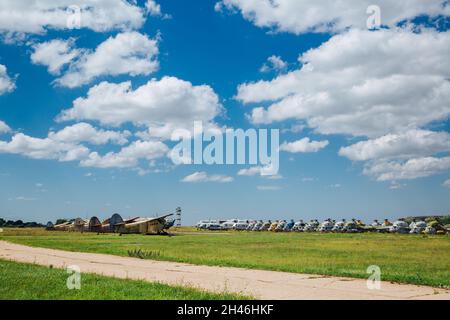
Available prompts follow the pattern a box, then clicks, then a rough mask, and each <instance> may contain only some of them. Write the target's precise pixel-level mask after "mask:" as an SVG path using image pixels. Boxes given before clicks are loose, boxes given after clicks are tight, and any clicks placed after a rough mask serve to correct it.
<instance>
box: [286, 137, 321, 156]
mask: <svg viewBox="0 0 450 320" xmlns="http://www.w3.org/2000/svg"><path fill="white" fill-rule="evenodd" d="M328 144H329V142H328V141H326V140H325V141H311V139H309V138H303V139H300V140H297V141H294V142H285V143H283V144H282V145H281V146H280V150H281V151H286V152H290V153H310V152H318V151H320V150H322V149H323V148H325V147H326V146H328Z"/></svg>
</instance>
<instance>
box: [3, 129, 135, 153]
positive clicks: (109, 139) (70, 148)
mask: <svg viewBox="0 0 450 320" xmlns="http://www.w3.org/2000/svg"><path fill="white" fill-rule="evenodd" d="M0 124H1V123H0ZM130 135H131V133H130V132H128V131H123V132H116V131H108V130H103V129H96V128H94V127H93V126H91V125H90V124H87V123H78V124H75V125H72V126H68V127H65V128H64V129H62V130H60V131H56V132H54V131H50V132H49V134H48V136H47V137H46V138H43V139H42V138H35V137H30V136H27V135H25V134H23V133H18V134H15V135H14V136H13V137H12V138H11V141H9V142H6V141H1V140H0V153H11V154H20V155H23V156H26V157H28V158H32V159H46V160H58V161H80V160H84V159H87V158H88V156H89V155H90V150H89V149H88V148H87V147H85V146H83V145H81V143H83V142H86V143H90V144H93V145H103V144H108V143H113V144H119V145H123V144H126V143H127V142H128V140H127V138H128V137H129V136H130Z"/></svg>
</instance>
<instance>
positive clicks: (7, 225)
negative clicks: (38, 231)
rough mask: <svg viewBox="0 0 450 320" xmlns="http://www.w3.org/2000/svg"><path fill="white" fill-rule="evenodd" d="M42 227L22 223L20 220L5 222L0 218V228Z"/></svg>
mask: <svg viewBox="0 0 450 320" xmlns="http://www.w3.org/2000/svg"><path fill="white" fill-rule="evenodd" d="M43 227H45V226H44V225H42V224H40V223H37V222H23V221H22V220H16V221H13V220H5V219H2V218H0V228H43Z"/></svg>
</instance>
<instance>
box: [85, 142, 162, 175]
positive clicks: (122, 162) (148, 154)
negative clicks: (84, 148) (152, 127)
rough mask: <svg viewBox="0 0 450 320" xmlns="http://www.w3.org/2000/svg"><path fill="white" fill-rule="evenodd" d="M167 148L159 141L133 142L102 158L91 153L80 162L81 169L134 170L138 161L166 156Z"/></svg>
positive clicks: (95, 153)
mask: <svg viewBox="0 0 450 320" xmlns="http://www.w3.org/2000/svg"><path fill="white" fill-rule="evenodd" d="M168 152H169V148H168V147H167V146H166V145H165V144H164V143H162V142H160V141H140V140H138V141H135V142H133V143H132V144H130V145H129V146H126V147H124V148H122V150H120V151H119V152H117V153H114V152H109V153H107V154H106V155H104V156H101V155H99V154H98V153H97V152H92V153H91V154H89V157H88V158H87V159H85V160H82V161H81V166H83V167H95V168H134V167H137V166H138V165H139V161H140V160H142V159H144V160H147V161H151V160H154V159H158V158H162V157H164V156H166V155H167V153H168Z"/></svg>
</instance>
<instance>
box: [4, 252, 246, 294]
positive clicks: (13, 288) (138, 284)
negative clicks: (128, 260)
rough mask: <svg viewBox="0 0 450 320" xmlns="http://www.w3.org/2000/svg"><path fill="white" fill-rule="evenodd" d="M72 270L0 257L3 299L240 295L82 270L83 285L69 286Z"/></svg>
mask: <svg viewBox="0 0 450 320" xmlns="http://www.w3.org/2000/svg"><path fill="white" fill-rule="evenodd" d="M68 276H69V274H67V273H66V271H65V270H60V269H50V268H47V267H41V266H36V265H32V264H23V263H15V262H9V261H3V260H0V300H22V299H26V300H119V299H120V300H222V299H239V298H241V297H240V296H238V295H232V294H225V293H224V294H213V293H208V292H204V291H200V290H196V289H190V288H185V287H174V286H168V285H164V284H159V283H148V282H145V281H134V280H121V279H114V278H107V277H102V276H97V275H90V274H82V275H81V289H80V290H69V289H68V288H67V285H66V281H67V277H68Z"/></svg>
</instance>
